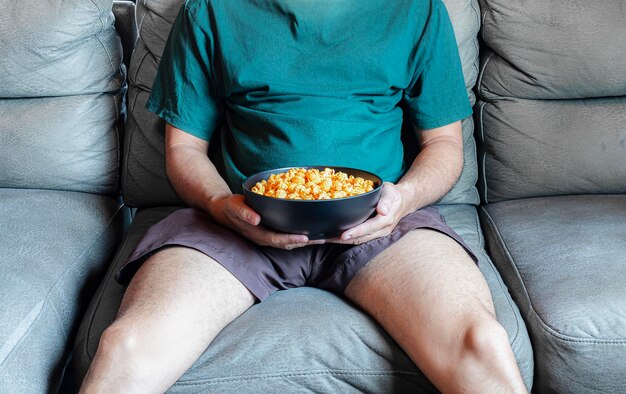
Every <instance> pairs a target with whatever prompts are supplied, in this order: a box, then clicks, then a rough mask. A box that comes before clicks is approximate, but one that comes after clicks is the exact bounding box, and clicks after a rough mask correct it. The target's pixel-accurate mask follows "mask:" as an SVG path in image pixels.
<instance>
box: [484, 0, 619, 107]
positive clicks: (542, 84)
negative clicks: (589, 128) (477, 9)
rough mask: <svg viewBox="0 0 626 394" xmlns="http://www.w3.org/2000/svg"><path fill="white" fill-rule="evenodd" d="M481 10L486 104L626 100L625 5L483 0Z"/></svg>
mask: <svg viewBox="0 0 626 394" xmlns="http://www.w3.org/2000/svg"><path fill="white" fill-rule="evenodd" d="M481 11H482V13H483V26H482V38H483V41H484V43H485V44H486V46H487V47H488V48H489V49H490V50H487V51H484V52H482V53H481V63H482V69H483V70H482V73H481V77H480V82H479V85H478V89H479V93H480V95H481V97H483V98H485V99H486V100H492V99H495V98H500V97H519V98H526V99H572V98H586V97H611V96H626V78H624V75H626V62H625V61H624V59H626V8H624V1H623V0H574V1H568V2H562V1H558V0H524V1H521V0H481ZM485 49H487V48H485Z"/></svg>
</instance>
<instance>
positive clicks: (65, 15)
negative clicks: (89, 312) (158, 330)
mask: <svg viewBox="0 0 626 394" xmlns="http://www.w3.org/2000/svg"><path fill="white" fill-rule="evenodd" d="M111 3H112V0H97V1H96V0H94V1H92V2H49V1H40V0H21V1H19V2H16V1H2V2H0V316H2V318H1V319H0V392H1V393H44V392H55V391H56V390H57V389H58V387H59V385H60V383H61V377H62V376H63V371H64V369H65V367H66V364H67V359H68V355H69V354H70V351H71V349H72V345H73V337H74V334H75V332H76V329H77V328H78V324H79V322H80V318H81V316H82V314H83V312H84V311H85V309H86V307H87V305H88V303H89V301H90V299H91V296H92V295H93V293H94V291H95V289H96V288H97V286H98V284H99V283H100V281H101V278H102V275H103V274H104V271H105V270H106V268H107V267H108V265H109V263H110V260H111V258H112V256H113V253H114V252H115V250H116V248H117V245H118V244H119V243H120V242H121V239H122V236H123V231H124V228H125V227H126V225H127V223H128V219H129V216H128V212H127V211H128V210H127V209H126V208H124V207H123V205H122V203H121V200H120V198H119V173H120V171H119V169H120V164H119V163H120V137H121V113H122V112H121V110H122V108H123V107H122V105H123V96H124V92H125V89H126V87H125V68H124V66H123V64H122V48H121V43H120V40H119V38H118V35H117V34H116V31H115V28H114V19H113V14H112V13H111Z"/></svg>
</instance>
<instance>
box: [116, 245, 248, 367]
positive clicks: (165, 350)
mask: <svg viewBox="0 0 626 394" xmlns="http://www.w3.org/2000/svg"><path fill="white" fill-rule="evenodd" d="M254 302H255V298H254V296H253V295H252V294H251V293H250V291H248V289H247V288H246V287H245V286H244V285H243V284H241V282H239V281H238V280H237V279H236V278H235V277H234V276H233V275H232V274H231V273H230V272H228V271H227V270H226V269H225V268H223V267H222V266H221V265H220V264H219V263H217V262H216V261H215V260H213V259H211V258H210V257H208V256H206V255H205V254H203V253H200V252H198V251H196V250H194V249H190V248H183V247H172V248H167V249H164V250H162V251H160V252H158V253H156V254H155V255H153V256H152V257H150V258H149V259H148V260H147V261H146V262H145V263H144V264H143V265H142V266H141V268H140V269H139V270H138V271H137V273H136V274H135V276H134V277H133V279H132V281H131V283H130V284H129V286H128V289H127V291H126V294H125V295H124V298H123V300H122V304H121V306H120V309H119V312H118V315H117V318H116V321H115V322H114V323H113V325H112V327H115V326H118V327H123V332H124V333H130V335H129V336H130V337H132V338H133V340H134V341H137V342H140V343H137V344H135V345H134V346H133V347H136V348H137V349H138V350H139V351H141V352H142V354H143V356H144V357H145V358H147V359H152V360H155V361H156V360H159V359H161V358H163V357H165V358H167V360H168V364H169V365H171V368H170V369H171V371H168V374H170V373H171V374H172V376H175V375H181V374H182V373H183V372H184V371H185V370H186V369H187V368H188V367H189V366H191V364H192V363H193V362H194V361H195V360H196V359H197V358H198V357H199V356H200V355H201V354H202V352H203V351H204V350H205V349H206V347H207V346H208V344H209V343H210V342H211V341H212V340H213V338H214V337H215V336H216V335H217V334H218V333H219V332H220V331H221V330H222V329H223V328H224V327H225V326H226V325H227V324H228V323H230V322H231V321H232V320H234V319H235V318H237V317H238V316H239V315H240V314H242V313H243V312H244V311H245V310H247V309H248V308H249V307H250V306H252V305H253V304H254Z"/></svg>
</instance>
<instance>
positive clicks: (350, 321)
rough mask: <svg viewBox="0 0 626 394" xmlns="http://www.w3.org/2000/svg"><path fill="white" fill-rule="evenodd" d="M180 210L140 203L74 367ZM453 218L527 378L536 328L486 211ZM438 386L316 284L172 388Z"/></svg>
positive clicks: (279, 299)
mask: <svg viewBox="0 0 626 394" xmlns="http://www.w3.org/2000/svg"><path fill="white" fill-rule="evenodd" d="M175 209H176V208H149V209H144V210H140V211H139V212H138V213H137V215H136V216H135V219H134V221H133V223H132V225H131V228H130V230H129V233H128V235H127V237H126V241H125V242H124V244H123V246H122V248H121V249H120V251H119V252H118V254H117V256H116V258H115V261H114V263H113V264H112V266H111V269H110V270H109V272H108V274H107V275H106V277H105V280H104V281H103V283H102V285H101V287H100V289H99V290H98V292H97V294H96V296H95V297H94V299H93V300H92V303H91V305H90V307H89V309H88V311H87V314H86V316H85V318H84V320H83V323H82V325H81V327H80V329H79V333H78V336H77V342H76V347H75V349H74V358H73V362H74V366H75V373H76V376H77V378H78V379H82V378H83V376H84V374H85V373H86V371H87V368H88V367H89V364H90V363H91V360H92V358H93V356H94V354H95V352H96V350H97V347H98V341H99V338H100V336H101V334H102V332H103V331H104V329H105V328H106V327H107V326H108V325H109V324H110V323H111V322H112V321H113V319H114V317H115V314H116V312H117V309H118V307H119V304H120V302H121V299H122V296H123V294H124V287H122V286H120V285H119V284H118V283H117V282H116V281H115V279H114V274H115V272H116V271H117V270H118V269H119V266H120V264H121V262H122V260H123V259H124V258H125V257H126V256H127V255H128V254H129V253H130V252H131V251H132V249H133V248H134V246H135V245H136V244H137V243H138V242H139V240H140V239H141V237H142V235H143V234H144V233H145V231H146V230H147V229H148V227H149V226H150V225H152V224H154V223H156V222H157V221H158V220H160V219H161V218H163V217H165V216H166V215H167V214H168V213H170V212H173V211H174V210H175ZM441 211H442V212H443V214H444V215H445V216H446V218H447V221H448V224H449V225H451V226H452V228H454V229H455V230H456V231H457V232H459V233H460V234H461V235H462V236H463V237H464V238H465V240H466V242H467V243H468V245H470V247H472V248H473V250H474V251H475V253H476V254H477V255H478V256H479V258H480V267H481V270H482V271H483V273H484V275H485V277H486V278H487V281H488V283H489V286H490V289H491V291H492V294H493V297H494V301H495V305H496V310H497V316H498V319H499V320H500V322H501V323H502V324H503V325H504V327H505V328H506V330H507V332H508V333H509V339H510V340H511V343H512V347H513V349H514V351H515V354H516V356H517V360H518V363H519V365H520V368H521V370H522V374H523V376H524V379H525V381H526V383H527V385H530V384H531V382H532V377H533V358H532V350H531V348H530V341H529V338H528V334H527V332H526V328H525V326H524V324H523V321H522V319H521V317H520V315H519V311H518V309H517V307H516V306H515V305H514V304H513V302H512V300H511V298H510V295H509V293H508V292H507V289H506V287H505V286H504V284H503V282H502V279H501V278H500V276H499V275H498V273H497V271H496V270H495V268H494V267H493V265H492V264H491V262H490V261H489V259H488V257H487V256H486V254H485V252H484V251H483V243H482V241H483V240H482V235H481V233H480V229H479V223H478V216H477V213H476V209H475V208H474V207H473V206H469V205H459V206H445V207H442V208H441ZM280 391H285V392H296V391H297V392H308V391H313V392H325V393H347V392H371V393H373V392H416V391H419V392H431V391H434V387H433V386H432V385H431V384H430V382H428V380H427V379H426V378H425V377H424V375H423V374H422V373H421V372H420V371H419V370H417V369H416V367H415V366H414V365H413V363H412V362H411V361H410V359H409V358H408V357H407V356H406V354H405V353H404V352H403V351H402V350H401V349H400V348H399V347H398V346H397V345H396V344H395V342H394V341H393V340H392V339H391V338H390V337H389V336H388V335H387V334H386V333H385V332H384V331H383V330H382V328H381V327H380V326H378V325H377V324H376V323H374V321H372V319H371V318H369V317H368V316H367V315H365V314H364V313H363V312H361V311H360V310H358V309H355V307H354V306H352V305H351V304H350V303H348V302H346V301H345V300H343V299H341V298H340V297H338V296H336V295H334V294H331V293H328V292H325V291H322V290H317V289H313V288H306V287H305V288H299V289H293V290H287V291H281V292H277V293H274V294H273V295H272V296H270V297H269V298H268V299H267V300H266V301H264V302H263V303H261V304H257V305H255V306H253V307H252V308H251V309H249V310H248V311H247V312H246V313H244V314H243V315H242V316H241V317H239V318H238V319H236V320H235V321H234V322H232V323H231V324H230V325H229V326H227V327H226V328H225V329H224V331H222V332H221V333H220V335H219V336H218V337H217V338H216V339H215V341H214V342H213V343H212V344H211V345H210V346H209V347H208V349H207V350H206V351H205V352H204V354H203V355H202V356H201V357H200V358H199V359H198V361H197V362H196V363H195V364H194V365H193V366H192V367H191V369H190V370H189V371H187V373H185V374H184V375H183V376H182V377H181V379H180V381H179V382H178V383H176V384H175V385H174V387H172V389H171V392H216V393H217V392H219V393H259V392H280Z"/></svg>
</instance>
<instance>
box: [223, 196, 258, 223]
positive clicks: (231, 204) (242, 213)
mask: <svg viewBox="0 0 626 394" xmlns="http://www.w3.org/2000/svg"><path fill="white" fill-rule="evenodd" d="M226 209H227V210H228V211H229V212H228V213H229V214H230V215H229V216H231V217H235V218H237V219H239V220H241V221H244V222H246V223H248V224H250V225H252V226H257V225H258V224H259V223H260V222H261V216H260V215H259V214H258V213H256V212H255V211H254V210H253V209H252V208H250V207H249V206H248V205H246V203H245V197H244V196H242V195H239V194H237V195H234V196H232V197H231V198H230V199H229V201H228V203H227V204H226Z"/></svg>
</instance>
